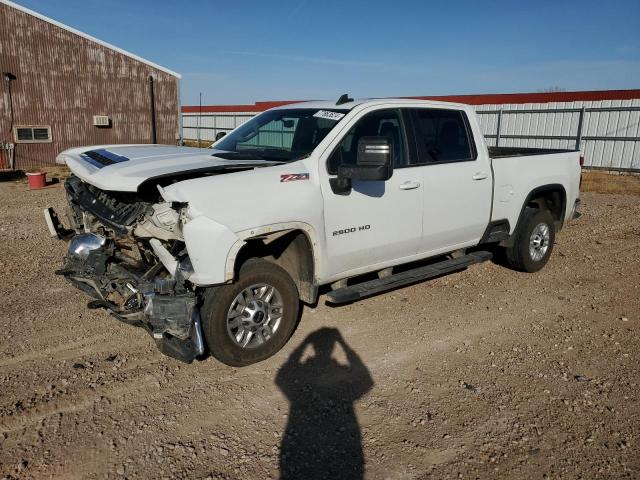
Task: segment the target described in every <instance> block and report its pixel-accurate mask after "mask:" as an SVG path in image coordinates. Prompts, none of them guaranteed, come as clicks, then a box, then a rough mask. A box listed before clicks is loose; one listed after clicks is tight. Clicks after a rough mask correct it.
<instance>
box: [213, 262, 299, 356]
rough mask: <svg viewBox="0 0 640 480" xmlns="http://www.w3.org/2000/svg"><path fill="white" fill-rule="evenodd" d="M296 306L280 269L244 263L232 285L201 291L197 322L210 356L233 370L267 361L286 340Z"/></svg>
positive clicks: (291, 288) (290, 284) (294, 291)
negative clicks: (201, 327)
mask: <svg viewBox="0 0 640 480" xmlns="http://www.w3.org/2000/svg"><path fill="white" fill-rule="evenodd" d="M299 308H300V301H299V298H298V290H297V288H296V285H295V283H294V282H293V280H292V279H291V277H290V276H289V274H288V273H287V272H286V271H285V270H283V269H282V268H281V267H279V266H278V265H275V264H273V263H270V262H267V261H265V260H261V259H253V260H249V261H248V262H247V263H246V264H245V265H243V267H242V268H241V269H240V274H239V278H238V281H237V282H235V283H233V284H230V285H222V286H220V287H214V288H211V289H209V290H207V291H206V292H205V299H204V305H203V307H202V323H203V330H204V336H205V338H206V340H207V344H208V346H209V351H210V352H211V355H213V356H214V357H215V358H217V359H218V360H220V361H221V362H222V363H225V364H227V365H231V366H234V367H242V366H246V365H250V364H252V363H255V362H259V361H261V360H264V359H266V358H269V357H270V356H272V355H274V354H275V353H276V352H277V351H278V350H280V349H281V348H282V347H283V346H284V344H285V343H287V340H289V337H290V336H291V334H292V333H293V331H294V329H295V326H296V323H297V320H298V311H299Z"/></svg>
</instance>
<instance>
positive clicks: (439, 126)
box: [411, 108, 493, 254]
mask: <svg viewBox="0 0 640 480" xmlns="http://www.w3.org/2000/svg"><path fill="white" fill-rule="evenodd" d="M411 118H412V124H413V129H414V132H415V138H416V143H417V150H418V162H419V163H420V164H421V165H423V166H424V168H423V173H424V175H423V179H424V187H425V188H424V209H423V235H422V240H421V242H420V247H419V251H420V252H421V253H422V252H427V253H432V254H437V253H443V252H446V251H451V250H455V249H457V248H463V247H466V246H470V245H474V244H477V243H478V241H479V240H480V238H481V237H482V235H483V233H484V230H485V229H486V227H487V224H488V223H489V218H490V215H491V194H492V188H493V186H492V178H491V167H490V163H489V158H488V157H487V154H486V151H484V149H476V147H475V142H474V136H473V133H472V128H471V125H470V123H469V120H468V118H467V115H466V112H465V111H464V110H457V109H441V108H413V109H411ZM478 133H479V132H478Z"/></svg>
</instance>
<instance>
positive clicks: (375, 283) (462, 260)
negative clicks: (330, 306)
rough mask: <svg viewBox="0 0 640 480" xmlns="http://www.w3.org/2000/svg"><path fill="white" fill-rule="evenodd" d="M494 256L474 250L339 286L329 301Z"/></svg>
mask: <svg viewBox="0 0 640 480" xmlns="http://www.w3.org/2000/svg"><path fill="white" fill-rule="evenodd" d="M492 257H493V255H492V254H491V252H485V251H479V252H473V253H469V254H467V255H464V256H462V257H458V258H453V259H450V260H444V261H442V262H438V263H432V264H431V265H426V266H423V267H418V268H414V269H412V270H407V271H405V272H400V273H396V274H394V275H390V276H388V277H384V278H378V279H376V280H370V281H368V282H363V283H358V284H356V285H351V286H348V287H342V288H338V289H336V290H333V291H331V292H329V293H328V294H327V297H328V300H329V302H330V303H334V304H340V303H350V302H355V301H357V300H360V299H361V298H365V297H370V296H371V295H376V294H378V293H382V292H386V291H388V290H393V289H396V288H399V287H404V286H405V285H411V284H412V283H417V282H421V281H423V280H428V279H429V278H434V277H439V276H441V275H444V274H446V273H451V272H455V271H457V270H463V269H465V268H467V267H468V266H470V265H474V264H476V263H482V262H486V261H487V260H491V258H492Z"/></svg>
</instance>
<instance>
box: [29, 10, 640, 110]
mask: <svg viewBox="0 0 640 480" xmlns="http://www.w3.org/2000/svg"><path fill="white" fill-rule="evenodd" d="M17 3H20V4H21V5H24V6H25V7H27V8H31V9H33V10H36V11H38V12H40V13H42V14H44V15H47V16H49V17H51V18H54V19H55V20H58V21H60V22H63V23H66V24H68V25H70V26H72V27H74V28H77V29H78V30H81V31H84V32H86V33H88V34H90V35H93V36H96V37H98V38H100V39H102V40H104V41H107V42H110V43H112V44H114V45H116V46H118V47H121V48H124V49H125V50H128V51H130V52H133V53H135V54H137V55H140V56H142V57H144V58H147V59H149V60H151V61H153V62H156V63H159V64H160V65H164V66H166V67H167V68H170V69H172V70H175V71H177V72H180V73H181V74H182V75H183V79H182V82H181V89H182V103H183V104H184V105H189V104H197V102H198V94H199V92H202V96H203V103H204V104H219V103H253V102H254V101H260V100H278V99H320V98H331V99H333V98H337V97H338V96H339V94H341V93H344V92H349V93H350V94H351V95H352V96H356V97H374V96H394V95H398V96H399V95H402V96H407V95H446V94H466V93H503V92H527V91H540V90H543V89H548V88H551V87H559V88H562V89H565V90H587V89H593V90H599V89H624V88H640V28H639V25H640V1H638V0H631V1H627V0H621V1H614V0H611V1H603V0H598V1H593V0H581V1H563V0H556V1H547V0H537V1H526V2H525V1H523V2H519V1H515V0H514V1H491V0H485V1H448V2H447V1H437V2H435V1H433V2H432V1H417V0H416V1H403V0H395V1H390V0H384V1H378V0H368V1H355V0H342V1H340V0H335V1H334V0H281V1H276V0H270V1H254V0H243V1H242V2H239V1H233V0H231V1H229V0H226V1H217V0H210V1H205V0H196V1H188V2H187V1H183V2H179V1H168V0H155V1H154V0H137V1H131V0H18V1H17Z"/></svg>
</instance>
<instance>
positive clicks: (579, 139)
mask: <svg viewBox="0 0 640 480" xmlns="http://www.w3.org/2000/svg"><path fill="white" fill-rule="evenodd" d="M584 112H585V108H584V107H582V109H580V116H579V117H578V132H577V133H576V151H580V147H581V146H582V125H583V123H582V122H583V121H584Z"/></svg>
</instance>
